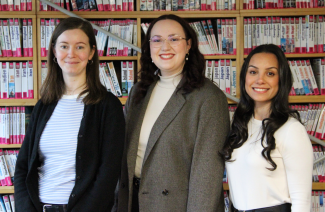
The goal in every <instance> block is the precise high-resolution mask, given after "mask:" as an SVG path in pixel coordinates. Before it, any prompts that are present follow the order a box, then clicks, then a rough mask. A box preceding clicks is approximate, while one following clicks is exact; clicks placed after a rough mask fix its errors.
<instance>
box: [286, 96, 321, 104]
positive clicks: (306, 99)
mask: <svg viewBox="0 0 325 212" xmlns="http://www.w3.org/2000/svg"><path fill="white" fill-rule="evenodd" d="M320 102H325V95H313V96H289V103H320Z"/></svg>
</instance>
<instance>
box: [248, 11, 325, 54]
mask: <svg viewBox="0 0 325 212" xmlns="http://www.w3.org/2000/svg"><path fill="white" fill-rule="evenodd" d="M324 20H325V16H322V15H307V16H303V17H275V16H273V17H252V18H244V54H249V53H250V52H251V50H252V49H254V48H256V46H259V45H261V44H269V43H273V44H275V45H278V46H279V47H280V48H281V49H282V50H283V52H285V53H323V52H325V21H324Z"/></svg>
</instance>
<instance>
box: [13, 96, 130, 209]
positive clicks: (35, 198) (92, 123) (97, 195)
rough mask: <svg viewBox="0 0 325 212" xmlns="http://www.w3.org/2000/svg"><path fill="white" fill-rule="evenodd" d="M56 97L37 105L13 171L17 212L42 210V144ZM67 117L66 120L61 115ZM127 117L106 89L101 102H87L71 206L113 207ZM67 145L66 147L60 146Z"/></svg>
mask: <svg viewBox="0 0 325 212" xmlns="http://www.w3.org/2000/svg"><path fill="white" fill-rule="evenodd" d="M56 105H57V102H55V103H53V104H49V105H44V104H43V103H42V102H41V101H38V103H37V104H36V106H35V107H34V110H33V113H32V116H31V119H30V122H29V126H28V129H27V132H26V136H25V140H24V142H23V144H22V147H21V149H20V151H19V155H18V159H17V164H16V171H15V181H14V185H15V204H16V211H17V212H36V211H38V212H41V211H42V207H41V203H40V200H39V190H38V180H39V179H38V169H37V168H38V167H39V166H40V165H41V164H40V161H39V154H38V146H39V140H40V137H41V135H42V133H43V130H44V127H45V125H46V123H47V121H48V120H49V118H50V117H51V115H52V113H53V111H54V108H55V107H56ZM62 121H64V120H62ZM124 133H125V121H124V116H123V110H122V105H121V103H120V101H119V100H118V98H116V97H115V96H114V95H113V94H111V93H107V95H106V96H105V98H104V99H103V100H102V101H101V102H100V103H98V104H93V105H85V108H84V113H83V117H82V120H81V123H80V129H79V133H78V144H77V152H76V181H75V186H74V188H73V190H72V192H71V195H70V197H69V202H68V211H69V212H70V211H71V212H83V211H96V212H101V211H110V210H111V208H112V206H113V203H114V189H115V187H116V184H117V180H118V177H119V174H120V169H121V159H122V153H123V147H124V136H125V135H124ZM62 151H64V150H62Z"/></svg>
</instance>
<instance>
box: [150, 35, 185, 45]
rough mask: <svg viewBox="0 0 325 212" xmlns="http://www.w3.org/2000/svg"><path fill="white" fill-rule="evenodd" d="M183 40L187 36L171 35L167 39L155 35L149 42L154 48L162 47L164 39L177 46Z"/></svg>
mask: <svg viewBox="0 0 325 212" xmlns="http://www.w3.org/2000/svg"><path fill="white" fill-rule="evenodd" d="M182 40H186V38H183V37H181V36H179V35H170V36H168V38H167V39H163V38H162V37H161V36H158V35H155V36H153V37H151V38H150V40H149V42H150V44H151V46H152V47H153V48H160V47H162V45H163V43H164V41H168V43H169V45H170V46H171V47H176V46H178V45H179V44H180V43H181V41H182Z"/></svg>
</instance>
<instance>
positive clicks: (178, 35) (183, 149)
mask: <svg viewBox="0 0 325 212" xmlns="http://www.w3.org/2000/svg"><path fill="white" fill-rule="evenodd" d="M140 62H141V70H140V78H141V80H140V82H138V83H137V84H136V85H135V86H133V88H132V91H131V93H130V95H129V98H128V100H127V103H126V105H125V115H126V122H127V127H126V128H127V132H126V149H125V152H124V156H123V161H122V174H121V179H120V185H119V195H118V211H120V212H136V211H141V212H148V211H157V212H160V211H162V212H163V211H164V212H165V211H178V212H185V211H193V212H197V211H204V212H209V211H211V212H212V211H213V212H216V211H217V212H221V211H224V200H223V188H222V177H223V171H224V163H223V160H222V158H221V157H220V156H219V155H218V152H219V151H220V150H221V149H222V146H223V143H224V141H225V138H226V135H227V133H228V130H229V125H230V124H229V114H228V105H227V99H226V97H225V95H224V94H223V93H222V91H221V90H220V89H219V88H218V87H217V86H216V85H214V84H213V83H212V82H211V81H209V80H208V79H206V78H205V77H204V69H205V61H204V57H203V55H202V54H201V53H200V52H199V49H198V40H197V36H196V34H195V31H194V30H193V29H192V28H191V27H190V26H189V24H188V23H187V22H186V21H185V20H184V19H182V18H179V17H177V16H175V15H163V16H161V17H159V18H157V19H155V20H154V21H153V22H152V23H151V24H150V27H149V28H148V32H147V35H146V36H145V40H144V43H143V46H142V55H141V60H140Z"/></svg>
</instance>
